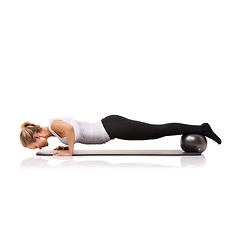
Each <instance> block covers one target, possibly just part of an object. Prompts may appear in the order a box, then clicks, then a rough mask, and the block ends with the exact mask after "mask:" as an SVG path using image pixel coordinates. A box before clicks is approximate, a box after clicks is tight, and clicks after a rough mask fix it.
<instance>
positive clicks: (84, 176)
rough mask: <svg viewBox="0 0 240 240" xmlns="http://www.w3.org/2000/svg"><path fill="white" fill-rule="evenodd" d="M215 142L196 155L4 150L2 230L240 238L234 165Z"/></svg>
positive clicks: (30, 235)
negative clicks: (83, 154)
mask: <svg viewBox="0 0 240 240" xmlns="http://www.w3.org/2000/svg"><path fill="white" fill-rule="evenodd" d="M217 147H218V146H216V148H214V150H211V149H207V150H206V152H205V153H204V154H203V155H202V156H197V157H178V156H177V157H156V156H154V157H146V156H145V157H137V156H135V157H120V156H117V157H112V156H111V157H110V156H109V157H73V158H71V157H67V158H59V157H58V158H53V157H38V156H35V155H34V153H33V152H29V151H21V152H13V153H11V154H8V155H4V158H2V162H1V165H2V167H1V182H0V185H1V206H0V209H1V217H0V218H1V233H0V235H1V236H5V238H4V239H17V238H23V239H81V238H82V239H160V238H163V239H179V238H183V239H216V238H220V239H239V237H240V234H239V231H238V225H239V224H238V222H239V221H238V218H239V214H240V207H239V201H240V197H239V193H238V189H239V180H240V176H239V163H238V161H236V157H235V155H225V154H224V150H223V148H221V147H220V148H218V149H219V150H218V151H216V149H217ZM214 151H216V152H214ZM6 236H7V237H6Z"/></svg>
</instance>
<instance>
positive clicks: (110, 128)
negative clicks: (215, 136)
mask: <svg viewBox="0 0 240 240" xmlns="http://www.w3.org/2000/svg"><path fill="white" fill-rule="evenodd" d="M102 123H103V126H104V128H105V130H106V131H107V133H108V135H109V137H110V138H111V139H114V138H119V139H124V140H148V139H157V138H161V137H164V136H171V135H180V134H193V133H195V134H201V133H202V131H201V125H187V124H181V123H168V124H148V123H144V122H139V121H135V120H130V119H127V118H124V117H121V116H118V115H110V116H108V117H105V118H103V119H102Z"/></svg>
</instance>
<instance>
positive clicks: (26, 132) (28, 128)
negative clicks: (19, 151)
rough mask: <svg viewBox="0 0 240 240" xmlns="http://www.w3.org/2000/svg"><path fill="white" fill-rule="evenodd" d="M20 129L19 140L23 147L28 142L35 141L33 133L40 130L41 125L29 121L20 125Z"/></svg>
mask: <svg viewBox="0 0 240 240" xmlns="http://www.w3.org/2000/svg"><path fill="white" fill-rule="evenodd" d="M20 128H21V129H22V131H21V132H20V141H21V143H22V145H23V146H24V147H26V146H27V145H28V144H29V143H32V142H35V141H36V140H35V139H34V137H33V135H34V134H35V133H38V132H41V131H42V129H43V127H42V126H40V125H36V124H33V123H31V122H28V121H27V122H25V123H23V124H21V125H20Z"/></svg>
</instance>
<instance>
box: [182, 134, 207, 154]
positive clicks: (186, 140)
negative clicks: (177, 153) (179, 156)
mask: <svg viewBox="0 0 240 240" xmlns="http://www.w3.org/2000/svg"><path fill="white" fill-rule="evenodd" d="M181 148H182V150H183V151H185V152H192V153H202V152H204V151H205V150H206V148H207V139H206V138H205V136H203V135H200V134H186V135H182V137H181Z"/></svg>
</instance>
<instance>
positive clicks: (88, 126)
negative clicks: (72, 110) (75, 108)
mask: <svg viewBox="0 0 240 240" xmlns="http://www.w3.org/2000/svg"><path fill="white" fill-rule="evenodd" d="M54 120H62V121H64V122H67V123H69V124H71V125H72V126H73V128H74V133H75V142H74V143H76V142H77V143H84V144H102V143H106V142H108V141H109V140H110V137H109V135H108V134H107V132H106V130H105V128H104V126H103V124H102V121H98V122H95V123H89V122H82V121H77V120H74V119H72V118H67V117H58V118H51V119H50V121H49V126H48V128H49V130H50V131H51V133H52V134H53V135H54V136H56V137H57V138H58V139H59V140H60V141H61V142H62V143H64V144H66V145H67V144H68V142H67V139H66V137H64V138H61V137H59V136H58V135H57V134H56V133H55V132H54V131H53V130H52V129H51V125H52V122H53V121H54Z"/></svg>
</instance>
